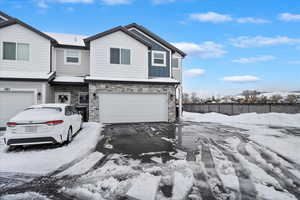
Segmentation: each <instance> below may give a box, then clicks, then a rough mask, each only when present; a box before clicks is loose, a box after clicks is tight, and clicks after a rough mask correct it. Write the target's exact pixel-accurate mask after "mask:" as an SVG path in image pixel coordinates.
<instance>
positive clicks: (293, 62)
mask: <svg viewBox="0 0 300 200" xmlns="http://www.w3.org/2000/svg"><path fill="white" fill-rule="evenodd" d="M288 64H291V65H300V60H292V61H289V62H288Z"/></svg>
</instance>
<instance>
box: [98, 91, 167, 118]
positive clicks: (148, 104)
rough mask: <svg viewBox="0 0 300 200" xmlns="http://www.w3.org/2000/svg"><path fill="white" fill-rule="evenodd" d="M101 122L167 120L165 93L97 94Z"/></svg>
mask: <svg viewBox="0 0 300 200" xmlns="http://www.w3.org/2000/svg"><path fill="white" fill-rule="evenodd" d="M97 96H98V104H99V119H100V121H101V122H102V123H131V122H168V112H169V110H168V94H167V93H114V92H100V93H98V94H97Z"/></svg>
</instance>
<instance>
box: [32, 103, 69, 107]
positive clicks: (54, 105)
mask: <svg viewBox="0 0 300 200" xmlns="http://www.w3.org/2000/svg"><path fill="white" fill-rule="evenodd" d="M66 106H70V104H62V103H45V104H38V105H33V106H30V107H28V108H40V107H53V108H64V107H66Z"/></svg>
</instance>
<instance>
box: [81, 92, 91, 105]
mask: <svg viewBox="0 0 300 200" xmlns="http://www.w3.org/2000/svg"><path fill="white" fill-rule="evenodd" d="M82 95H88V102H87V103H81V102H80V96H82ZM89 98H90V97H89V93H88V92H79V93H78V104H79V105H88V104H89Z"/></svg>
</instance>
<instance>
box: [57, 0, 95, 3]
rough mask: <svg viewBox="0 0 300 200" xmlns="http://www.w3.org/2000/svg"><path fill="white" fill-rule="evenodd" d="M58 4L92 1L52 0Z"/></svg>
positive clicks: (88, 1) (91, 0) (92, 0)
mask: <svg viewBox="0 0 300 200" xmlns="http://www.w3.org/2000/svg"><path fill="white" fill-rule="evenodd" d="M54 1H56V2H59V3H93V2H94V0H54Z"/></svg>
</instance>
